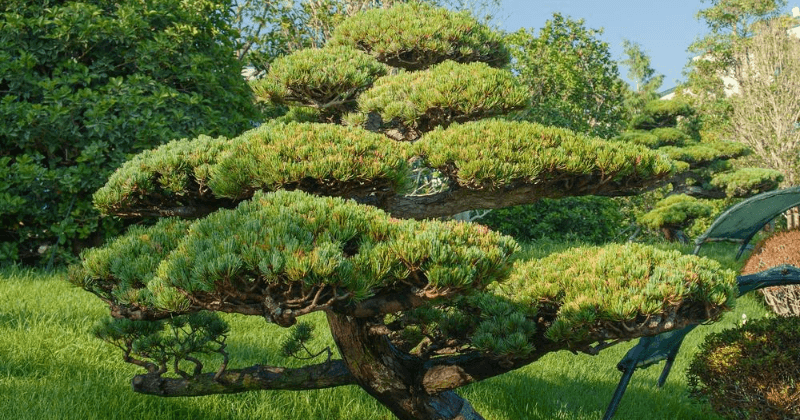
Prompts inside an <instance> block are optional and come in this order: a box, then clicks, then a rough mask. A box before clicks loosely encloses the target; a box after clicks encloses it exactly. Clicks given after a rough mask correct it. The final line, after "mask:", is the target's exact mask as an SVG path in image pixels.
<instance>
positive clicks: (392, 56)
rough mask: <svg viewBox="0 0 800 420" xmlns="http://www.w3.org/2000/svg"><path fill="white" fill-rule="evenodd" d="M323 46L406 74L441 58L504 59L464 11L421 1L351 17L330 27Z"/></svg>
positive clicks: (498, 63) (497, 44)
mask: <svg viewBox="0 0 800 420" xmlns="http://www.w3.org/2000/svg"><path fill="white" fill-rule="evenodd" d="M328 45H330V46H338V45H348V46H352V47H355V48H359V49H361V50H364V51H366V52H367V53H369V54H371V55H373V56H374V57H376V58H377V59H378V61H380V62H382V63H385V64H388V65H390V66H392V67H399V68H404V69H407V70H420V69H424V68H427V67H429V66H432V65H434V64H437V63H440V62H442V61H445V60H453V61H457V62H460V63H468V62H474V61H482V62H485V63H488V64H490V65H492V66H494V67H503V66H505V65H506V64H508V62H509V60H510V56H509V53H508V50H507V49H506V48H505V46H504V45H503V43H502V41H501V38H500V36H499V35H498V34H497V33H495V32H493V31H492V30H491V29H489V28H488V27H486V26H485V25H482V24H480V23H479V22H478V21H477V20H476V19H475V18H473V17H472V16H470V15H469V13H466V12H464V13H453V12H450V11H448V10H447V9H444V8H438V7H434V6H431V5H430V4H427V3H423V2H409V3H405V4H398V5H395V6H394V7H392V8H389V9H373V10H368V11H366V12H364V13H360V14H358V15H356V16H353V17H351V18H349V19H347V20H345V21H344V22H342V23H341V24H339V25H338V26H337V27H336V30H335V31H334V33H333V37H332V38H331V39H330V40H329V41H328Z"/></svg>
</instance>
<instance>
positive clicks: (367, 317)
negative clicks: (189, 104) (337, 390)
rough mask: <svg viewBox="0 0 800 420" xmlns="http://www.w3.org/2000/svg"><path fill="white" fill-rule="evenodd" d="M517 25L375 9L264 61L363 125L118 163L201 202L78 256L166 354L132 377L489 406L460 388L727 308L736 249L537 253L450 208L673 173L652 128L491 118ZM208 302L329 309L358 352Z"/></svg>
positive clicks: (104, 201) (418, 414) (404, 403)
mask: <svg viewBox="0 0 800 420" xmlns="http://www.w3.org/2000/svg"><path fill="white" fill-rule="evenodd" d="M499 41H500V38H499V37H498V36H497V35H496V34H494V33H493V32H491V31H490V30H488V28H486V27H485V26H483V25H481V24H479V23H478V22H477V21H476V20H475V19H473V18H471V17H469V16H467V15H466V14H454V13H452V12H448V11H446V10H444V9H437V8H433V7H431V6H428V5H424V4H419V3H414V4H403V5H397V6H395V7H393V8H390V9H373V10H370V11H367V12H365V13H363V14H359V15H356V16H354V17H352V18H350V19H348V20H346V21H344V22H343V23H342V24H340V25H339V26H338V27H337V28H336V30H335V31H334V34H333V36H332V37H331V39H330V40H329V41H328V43H327V44H326V45H325V47H323V48H321V49H314V50H308V51H299V52H297V53H294V54H291V55H289V56H287V57H285V58H282V59H281V60H278V61H276V62H275V63H274V65H273V66H272V67H271V69H270V73H269V74H268V75H267V77H266V81H267V84H268V85H269V86H271V89H273V90H274V92H273V97H275V98H280V99H282V100H284V101H287V102H292V103H294V104H297V105H304V106H310V107H314V108H317V109H324V110H325V112H326V113H327V114H328V115H329V116H330V118H328V121H335V122H342V123H344V125H342V124H337V123H327V124H323V123H301V122H290V123H282V122H272V123H270V124H265V125H263V126H261V127H260V128H258V129H256V130H253V131H250V132H247V133H245V134H243V135H241V136H239V137H237V138H234V139H230V140H229V139H225V138H211V137H199V138H197V139H195V140H181V141H176V142H172V143H169V144H167V145H164V146H161V147H159V148H157V149H154V150H151V151H147V152H143V153H141V154H139V155H137V156H136V157H134V158H133V159H132V160H131V161H130V162H129V163H128V164H126V165H125V166H124V167H123V168H121V169H120V170H119V171H117V172H116V173H115V174H114V175H112V177H111V178H110V179H109V181H108V183H107V184H106V186H105V187H103V188H102V189H101V190H99V191H98V192H97V193H96V195H95V200H96V204H97V205H98V207H99V208H101V209H102V210H103V211H105V212H108V213H113V214H118V215H122V216H132V217H139V216H145V215H155V216H180V217H182V218H196V220H186V219H181V218H176V217H166V218H163V219H162V220H160V221H159V222H158V223H157V224H155V225H154V226H151V227H138V226H137V227H135V228H133V229H131V230H130V231H129V232H128V233H127V234H126V235H125V236H123V237H121V238H119V239H117V240H115V241H113V242H111V243H109V244H108V245H106V246H104V247H103V248H99V249H95V250H92V251H91V252H88V253H86V254H85V255H84V259H83V263H82V265H81V266H80V267H76V268H73V270H72V271H71V278H72V280H73V281H74V282H75V283H76V284H79V285H81V286H82V287H84V288H85V289H86V290H88V291H90V292H92V293H94V294H96V295H97V296H98V297H99V298H101V299H102V300H104V301H105V302H106V303H108V304H109V306H110V308H111V312H112V315H114V316H115V317H116V318H117V319H115V320H113V321H109V322H107V323H104V324H103V325H100V326H99V327H98V328H97V329H96V334H97V335H98V336H99V337H100V338H103V339H104V340H106V341H109V342H111V343H113V344H114V345H116V346H118V347H119V348H120V349H122V350H123V354H124V356H123V358H124V360H125V361H127V362H130V363H133V364H136V365H138V366H141V367H143V368H144V369H145V370H146V371H147V373H145V374H142V375H139V376H136V377H135V378H134V380H133V387H134V389H135V390H136V391H138V392H145V393H151V394H156V395H164V396H178V395H206V394H212V393H231V392H242V391H247V390H253V389H313V388H323V387H332V386H342V385H353V384H355V385H358V386H360V387H361V388H362V389H364V390H365V391H366V392H367V393H369V394H370V395H371V396H373V397H374V398H376V399H377V400H378V401H379V402H380V403H381V404H384V405H385V406H387V407H388V408H389V409H390V410H391V411H392V412H393V413H394V414H395V415H396V416H397V417H398V418H402V419H434V418H435V419H454V418H459V419H479V418H481V417H480V415H479V414H478V413H477V412H476V411H475V410H474V409H473V408H472V407H471V406H470V404H469V403H468V402H467V401H465V400H464V399H463V398H461V397H460V396H458V395H457V394H456V393H455V392H453V390H455V389H457V388H459V387H461V386H464V385H467V384H469V383H474V382H477V381H481V380H484V379H487V378H490V377H493V376H496V375H500V374H503V373H505V372H508V371H510V370H513V369H515V368H518V367H520V366H524V365H526V364H529V363H532V362H534V361H536V360H537V359H539V358H540V357H541V356H543V355H545V354H547V353H549V352H552V351H557V350H562V349H569V350H572V351H583V352H588V353H596V352H598V351H600V350H602V349H603V348H606V347H608V346H610V345H613V344H616V343H618V342H619V341H621V340H626V339H630V338H634V337H638V336H642V335H652V334H657V333H659V332H662V331H667V330H670V329H676V328H682V327H684V326H686V325H688V324H689V323H694V322H699V321H705V320H709V319H714V318H715V317H716V316H717V315H718V314H719V313H720V312H721V311H722V310H724V309H725V308H727V307H728V306H729V304H730V302H731V299H732V297H733V296H735V294H736V290H735V280H734V273H733V272H730V271H727V270H721V269H720V267H719V265H718V264H717V263H716V262H714V261H710V260H707V259H704V258H698V257H694V256H683V255H680V254H679V253H676V252H666V251H660V250H657V249H653V248H650V247H646V246H642V245H636V244H628V245H613V246H609V247H607V248H596V247H589V248H576V249H572V250H570V251H568V252H566V253H564V254H556V255H551V256H550V257H548V258H545V259H542V260H530V261H525V260H524V259H518V260H516V261H515V258H516V257H515V253H516V251H517V250H518V249H519V247H518V245H517V244H516V243H515V242H514V241H513V240H512V239H511V238H510V237H506V236H503V235H500V234H498V233H495V232H492V231H490V230H489V229H487V228H486V227H484V226H481V225H477V224H470V223H463V222H455V221H449V222H443V221H437V220H430V219H432V218H436V217H441V216H449V215H453V214H456V213H459V212H461V211H464V210H467V209H475V208H495V207H503V206H508V205H514V204H521V203H530V202H533V201H535V200H537V199H539V198H542V197H551V198H558V197H563V196H571V195H586V194H597V195H618V194H634V193H637V192H639V191H640V190H641V189H642V188H647V187H652V186H653V185H657V184H658V183H660V182H664V180H665V179H666V178H668V177H669V176H670V175H671V174H672V169H673V168H672V165H671V162H670V161H669V160H667V159H666V158H665V157H664V156H663V155H662V154H660V153H657V152H653V151H650V150H648V149H646V148H644V147H641V146H637V145H631V144H625V143H621V142H608V141H604V140H600V139H598V138H592V137H588V136H585V135H581V134H576V133H575V132H572V131H569V130H565V129H560V128H552V127H545V126H542V125H539V124H534V123H530V122H521V121H510V120H508V119H505V118H491V117H493V116H503V115H504V114H508V113H509V112H511V111H512V110H515V109H519V108H521V107H524V106H526V104H527V102H528V99H529V96H528V95H529V92H528V90H527V89H526V88H525V87H524V86H521V85H520V84H519V83H518V81H517V79H516V78H515V77H514V76H513V75H512V73H511V72H509V71H508V70H507V69H505V67H504V66H505V65H506V64H507V63H508V60H509V57H508V55H507V53H506V50H504V49H503V48H501V44H500V43H499ZM341 57H345V58H346V59H342V58H341ZM336 60H341V61H336ZM331 63H333V64H335V65H332V64H331ZM398 69H402V70H398ZM334 92H338V94H336V95H334V94H333V93H334ZM337 115H339V116H340V117H337ZM420 160H421V161H422V165H424V166H427V167H429V168H432V169H436V170H438V171H439V172H440V173H441V174H443V176H444V177H445V178H446V189H445V191H442V192H436V193H432V194H428V195H425V196H420V195H412V196H409V195H406V194H405V191H407V190H408V188H409V181H410V179H409V178H410V177H411V164H410V162H412V161H420ZM345 199H347V200H345ZM415 219H416V220H415ZM421 219H425V220H421ZM207 311H222V312H234V313H240V314H244V315H250V316H258V317H263V318H264V319H265V320H266V321H268V322H272V323H275V324H278V325H280V326H284V327H290V326H292V325H295V324H297V323H298V318H301V317H303V316H306V315H308V314H310V313H312V312H323V313H324V315H325V316H326V318H327V321H328V324H329V327H330V330H331V334H332V336H333V340H334V342H335V343H336V347H337V350H338V353H339V356H340V357H341V358H335V357H334V354H335V353H334V351H333V350H330V349H328V351H325V350H323V351H321V352H316V351H311V350H310V349H309V352H308V354H307V356H308V357H312V358H313V356H314V355H315V354H316V355H317V357H316V358H314V359H312V360H316V361H314V362H310V363H311V364H308V365H305V366H302V367H295V368H290V367H276V366H271V365H270V364H269V361H266V362H265V363H264V364H261V365H257V366H252V367H239V366H237V365H236V361H235V360H230V358H229V356H228V353H227V351H226V336H227V334H228V331H227V329H226V326H225V325H224V324H223V323H221V322H220V321H219V320H218V319H216V318H215V317H214V316H213V314H212V313H210V312H207ZM308 336H309V331H308V327H304V326H303V324H302V323H300V324H298V327H296V329H295V330H294V333H293V335H292V337H291V339H290V340H289V341H287V345H286V346H284V352H285V353H287V354H297V355H304V354H305V353H304V352H305V350H304V345H305V343H306V342H307V338H308ZM212 365H213V366H214V368H212V369H211V371H209V372H205V373H204V371H206V370H208V369H207V367H208V366H212ZM168 371H171V372H173V373H174V374H175V375H174V376H173V375H167V372H168Z"/></svg>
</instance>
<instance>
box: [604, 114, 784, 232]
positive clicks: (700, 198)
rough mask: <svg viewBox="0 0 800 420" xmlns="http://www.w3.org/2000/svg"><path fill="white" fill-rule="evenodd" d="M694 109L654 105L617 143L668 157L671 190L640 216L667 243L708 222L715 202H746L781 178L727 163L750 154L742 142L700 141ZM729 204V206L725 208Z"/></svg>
mask: <svg viewBox="0 0 800 420" xmlns="http://www.w3.org/2000/svg"><path fill="white" fill-rule="evenodd" d="M698 125H699V124H698V121H697V117H696V114H695V110H694V108H693V107H692V106H690V105H689V104H688V103H686V102H684V101H682V100H678V99H673V100H659V99H656V100H653V101H650V102H648V103H647V104H645V106H644V108H643V110H642V111H641V113H639V114H638V115H636V116H634V118H633V119H632V121H631V123H630V129H629V130H628V131H626V132H625V133H623V134H622V135H620V136H618V137H616V140H618V141H622V142H626V143H631V144H638V145H641V146H645V147H647V148H649V149H653V150H657V151H659V152H661V153H664V154H666V155H667V156H668V157H669V158H670V159H673V160H674V161H675V163H676V165H675V166H676V175H675V176H674V177H673V178H672V180H671V181H672V190H671V191H669V192H668V193H667V195H668V196H667V197H666V198H665V199H663V200H660V201H658V202H657V203H655V206H654V207H653V208H652V209H651V210H649V211H648V212H646V213H644V214H642V215H641V216H640V217H639V222H640V223H641V224H642V225H644V226H646V227H648V228H651V229H656V230H660V231H661V232H662V233H663V234H664V237H665V238H666V239H668V240H670V241H675V240H682V241H685V240H686V239H687V238H686V236H685V235H684V233H683V230H684V229H685V228H687V227H689V226H690V225H691V224H692V223H694V222H695V220H697V219H699V218H708V217H709V216H711V215H712V214H713V213H714V210H715V208H720V207H725V204H722V205H714V203H713V202H714V201H719V200H731V199H736V198H743V197H750V196H753V195H755V194H759V193H762V192H765V191H770V190H774V189H775V188H778V186H779V185H780V183H781V181H782V180H783V174H781V172H779V171H776V170H773V169H765V168H734V166H733V164H732V163H731V161H732V160H733V159H736V158H740V157H742V156H745V155H747V154H748V153H749V152H750V151H751V150H750V149H749V148H748V147H747V146H746V145H743V144H741V143H736V142H732V141H721V140H716V139H714V138H713V137H711V138H710V139H708V138H703V137H702V136H701V135H700V134H699V130H698ZM728 204H729V203H728Z"/></svg>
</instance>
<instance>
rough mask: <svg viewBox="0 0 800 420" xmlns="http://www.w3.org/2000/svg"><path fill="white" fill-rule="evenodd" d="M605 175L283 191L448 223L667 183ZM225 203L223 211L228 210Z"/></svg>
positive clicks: (172, 211)
mask: <svg viewBox="0 0 800 420" xmlns="http://www.w3.org/2000/svg"><path fill="white" fill-rule="evenodd" d="M611 178H612V177H611V176H609V175H608V174H588V175H585V176H574V175H571V176H564V177H559V176H558V175H557V174H553V175H552V176H549V177H548V178H546V179H542V180H540V181H539V182H538V183H536V184H526V183H517V184H511V185H507V186H503V187H499V188H494V187H491V186H487V187H485V188H466V187H459V186H456V187H454V188H451V189H450V190H448V191H444V192H441V193H437V194H431V195H424V196H406V195H401V194H396V195H391V194H387V193H388V191H386V190H385V189H378V190H376V189H375V188H365V189H358V188H345V189H342V190H341V191H337V190H333V191H331V189H323V188H319V186H318V185H305V184H300V185H293V186H290V187H291V188H288V189H290V190H292V189H298V190H301V191H305V192H309V193H312V194H318V195H324V196H337V197H343V198H349V199H353V200H355V201H357V202H359V203H362V204H368V205H372V206H375V207H378V208H381V209H383V210H385V211H387V212H388V213H390V214H391V215H392V216H394V217H397V218H404V219H405V218H408V219H428V218H437V217H447V216H452V215H454V214H458V213H461V212H464V211H467V210H478V209H486V210H490V209H497V208H504V207H509V206H516V205H521V204H531V203H535V202H536V201H538V200H539V199H541V198H562V197H567V196H580V195H601V196H626V195H636V194H640V193H642V192H644V191H649V190H652V189H655V188H658V187H660V186H662V185H665V184H667V183H669V182H670V181H671V178H667V177H665V178H662V179H655V180H654V179H637V178H634V177H629V178H627V179H625V180H622V181H615V180H613V179H611ZM253 192H254V191H251V192H250V194H248V195H246V196H242V197H240V199H239V200H237V201H236V202H234V203H232V205H235V204H236V203H238V202H239V201H243V200H246V199H249V198H250V197H251V196H252V193H253ZM232 205H231V204H229V203H227V202H226V205H225V206H223V207H226V208H229V207H232ZM216 210H217V208H216V207H214V206H213V203H206V204H203V205H194V206H192V205H182V206H177V207H172V206H170V205H169V202H168V201H167V202H164V203H163V205H162V206H155V205H152V206H144V207H133V208H126V209H119V210H117V211H115V212H114V214H115V215H117V216H121V217H153V216H155V217H169V216H179V217H182V218H198V217H203V216H206V215H208V214H210V213H212V212H214V211H216Z"/></svg>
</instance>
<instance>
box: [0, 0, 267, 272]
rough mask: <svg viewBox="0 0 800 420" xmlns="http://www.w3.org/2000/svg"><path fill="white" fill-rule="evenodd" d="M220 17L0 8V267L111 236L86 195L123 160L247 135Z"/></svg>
mask: <svg viewBox="0 0 800 420" xmlns="http://www.w3.org/2000/svg"><path fill="white" fill-rule="evenodd" d="M229 5H230V4H229V3H227V2H225V1H221V2H220V1H210V0H200V1H193V2H191V3H187V2H183V1H180V0H147V1H133V0H127V1H121V2H112V1H106V0H90V1H86V2H77V1H54V0H44V1H41V2H36V3H30V2H27V1H22V0H10V1H5V2H3V3H2V5H0V22H2V23H0V75H2V76H0V92H2V95H3V96H2V99H1V100H0V203H2V204H0V220H2V221H0V262H7V261H24V262H26V263H36V262H45V261H47V262H52V261H60V260H62V259H63V258H69V256H70V255H71V254H72V253H73V251H75V250H77V249H79V248H81V247H82V246H84V245H86V244H91V243H96V242H97V241H98V240H101V239H102V236H103V235H108V234H110V233H114V232H116V231H117V228H118V226H119V225H118V223H117V222H114V221H112V220H111V219H100V218H99V216H98V214H97V212H96V211H95V210H94V209H93V208H92V205H91V194H92V192H94V190H96V189H97V188H98V187H100V186H101V185H102V184H103V183H104V182H105V180H106V179H107V177H108V175H109V174H110V173H111V172H112V171H113V170H114V169H115V168H116V167H118V166H119V165H120V164H121V163H122V162H123V161H125V160H126V159H127V158H128V157H130V156H131V154H133V153H137V152H139V151H141V150H145V149H149V148H151V147H153V146H155V145H158V144H161V143H165V142H167V141H169V140H172V139H175V138H181V137H195V136H197V135H199V134H202V133H207V134H212V135H225V136H234V135H236V134H238V133H240V132H241V131H243V130H244V129H246V128H248V127H249V126H251V121H252V120H254V119H257V118H258V115H257V113H256V111H255V109H254V107H253V105H252V100H251V97H252V95H251V94H250V92H249V89H248V88H247V86H246V84H245V83H244V81H243V80H242V78H241V76H240V68H239V64H238V62H237V61H236V59H235V57H234V54H233V45H232V44H231V42H230V28H229V26H228V23H227V19H228V7H229Z"/></svg>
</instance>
